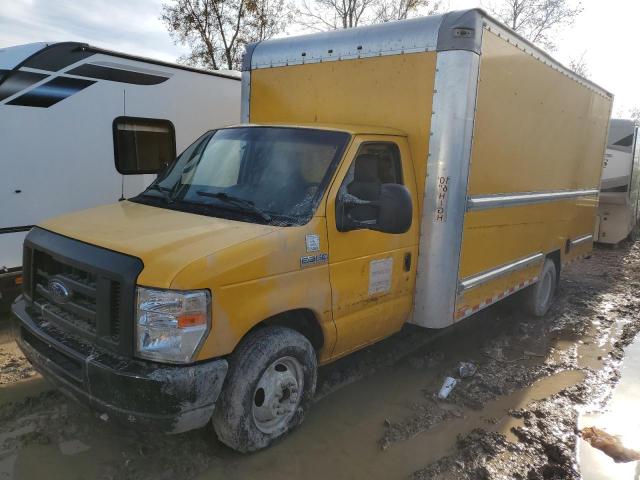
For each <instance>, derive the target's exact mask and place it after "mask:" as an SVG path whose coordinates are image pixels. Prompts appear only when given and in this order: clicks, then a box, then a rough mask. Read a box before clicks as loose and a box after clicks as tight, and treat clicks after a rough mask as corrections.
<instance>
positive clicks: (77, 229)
mask: <svg viewBox="0 0 640 480" xmlns="http://www.w3.org/2000/svg"><path fill="white" fill-rule="evenodd" d="M39 226H40V227H42V228H44V229H47V230H50V231H52V232H55V233H59V234H61V235H65V236H67V237H70V238H74V239H76V240H80V241H82V242H86V243H89V244H92V245H97V246H99V247H104V248H107V249H109V250H114V251H116V252H120V253H124V254H127V255H131V256H134V257H138V258H140V259H141V260H142V261H143V263H144V270H143V271H142V273H141V274H140V277H139V278H138V283H140V284H142V285H149V286H156V287H169V285H170V284H171V280H172V279H173V278H174V277H175V276H176V274H177V273H178V272H180V270H182V269H183V268H184V267H186V266H187V265H189V264H190V263H192V262H194V261H195V260H198V259H199V258H202V257H205V256H207V255H210V254H212V253H215V252H217V251H220V250H222V249H225V248H227V247H230V246H233V245H237V244H240V243H242V242H245V241H248V240H251V239H254V238H256V237H260V236H263V235H267V234H269V233H272V232H274V231H276V230H278V227H273V226H270V225H257V224H253V223H247V222H238V221H234V220H227V219H222V218H213V217H207V216H204V215H196V214H193V213H185V212H178V211H174V210H167V209H164V208H157V207H152V206H148V205H141V204H137V203H132V202H127V201H124V202H120V203H117V204H114V205H106V206H104V207H96V208H92V209H89V210H82V211H79V212H75V213H70V214H67V215H63V216H60V217H56V218H53V219H50V220H47V221H45V222H43V223H41V224H40V225H39Z"/></svg>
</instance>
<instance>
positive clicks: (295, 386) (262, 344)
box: [213, 327, 317, 452]
mask: <svg viewBox="0 0 640 480" xmlns="http://www.w3.org/2000/svg"><path fill="white" fill-rule="evenodd" d="M316 371H317V360H316V355H315V351H314V349H313V347H312V346H311V343H310V342H309V341H308V340H307V339H306V338H305V337H304V336H302V335H301V334H299V333H298V332H296V331H294V330H291V329H289V328H285V327H266V328H261V329H258V330H256V331H254V332H252V333H250V334H249V335H248V336H247V337H246V338H245V339H244V340H243V341H242V342H241V343H240V345H239V346H238V348H237V349H236V351H235V352H234V353H233V354H232V355H231V358H230V359H229V373H228V375H227V379H226V381H225V386H224V388H223V391H222V394H221V396H220V398H219V400H218V404H217V405H216V409H215V411H214V414H213V426H214V429H215V431H216V434H217V435H218V438H219V439H220V441H222V442H223V443H224V444H226V445H228V446H229V447H231V448H233V449H234V450H238V451H240V452H251V451H254V450H259V449H261V448H265V447H267V446H268V445H269V444H271V443H272V442H273V441H274V440H276V439H277V438H279V437H281V436H283V435H284V434H285V433H287V432H288V431H290V430H291V429H293V428H294V427H296V426H297V425H299V424H300V423H302V420H303V419H304V416H305V413H306V410H307V409H308V407H309V404H310V402H311V399H312V398H313V395H314V393H315V389H316Z"/></svg>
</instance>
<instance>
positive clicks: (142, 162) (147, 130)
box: [113, 117, 176, 175]
mask: <svg viewBox="0 0 640 480" xmlns="http://www.w3.org/2000/svg"><path fill="white" fill-rule="evenodd" d="M113 143H114V152H115V160H116V169H117V170H118V172H120V173H121V174H123V175H137V174H142V173H158V172H160V171H161V170H162V169H163V168H164V167H166V166H167V165H169V163H171V162H172V161H173V160H174V159H175V158H176V136H175V131H174V129H173V124H172V123H171V122H170V121H168V120H158V119H152V118H134V117H118V118H116V119H115V120H114V122H113Z"/></svg>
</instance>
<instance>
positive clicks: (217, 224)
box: [13, 10, 612, 451]
mask: <svg viewBox="0 0 640 480" xmlns="http://www.w3.org/2000/svg"><path fill="white" fill-rule="evenodd" d="M242 83H243V93H242V112H243V113H242V115H243V121H244V122H245V123H244V124H242V125H239V126H235V127H231V128H225V129H219V130H216V131H212V132H208V133H206V134H204V135H203V136H202V137H201V138H200V139H198V140H197V141H196V142H195V143H194V144H193V145H192V146H191V147H189V148H188V149H187V150H185V151H184V152H183V153H182V154H181V155H180V156H179V157H178V158H177V160H176V161H175V162H174V163H173V164H172V165H171V166H170V167H169V168H168V169H167V171H166V172H164V174H162V175H161V176H160V177H159V178H158V180H157V181H156V182H154V183H153V184H152V185H151V187H149V189H147V190H145V191H144V192H143V193H141V194H140V195H138V196H137V197H134V198H131V199H129V200H128V201H123V202H120V203H117V204H114V205H110V206H105V207H99V208H94V209H91V210H86V211H81V212H78V213H73V214H69V215H65V216H62V217H59V218H56V219H53V220H49V221H46V222H43V223H41V224H40V225H39V226H38V227H36V228H34V229H33V230H32V231H31V233H30V234H29V235H28V237H27V239H26V241H25V246H24V270H25V282H24V283H25V285H24V294H23V295H22V297H21V298H20V299H19V300H18V301H17V302H16V303H15V304H14V306H13V311H14V313H15V316H16V317H17V318H18V329H19V330H18V336H17V338H18V342H19V344H20V345H21V347H22V349H23V351H24V353H25V354H26V356H27V357H28V358H29V359H30V360H31V361H32V363H33V364H34V365H35V366H36V368H37V369H38V370H40V371H41V372H42V373H43V374H44V375H45V376H46V377H47V378H50V379H51V380H53V381H54V382H55V383H57V384H58V385H59V386H60V388H61V389H62V390H63V391H64V392H66V393H68V394H69V395H70V396H72V397H74V398H76V399H78V400H80V401H84V402H85V403H89V404H90V405H92V406H93V407H94V408H95V409H97V410H98V411H100V412H102V413H104V414H106V415H107V416H109V417H111V418H115V419H120V420H121V421H123V422H125V423H130V424H133V425H134V426H136V428H156V429H158V428H159V429H161V430H164V431H168V432H182V431H185V430H188V429H192V428H197V427H201V426H203V425H205V424H207V423H208V422H210V421H212V422H213V425H214V428H215V430H216V432H217V435H218V437H219V438H220V440H221V441H222V442H224V443H226V444H227V445H229V446H230V447H232V448H234V449H237V450H240V451H251V450H257V449H260V448H263V447H265V446H267V445H269V444H270V443H271V442H272V441H274V440H275V439H277V438H278V437H281V436H282V435H283V434H285V433H286V432H287V431H289V430H290V429H291V428H293V427H295V426H296V425H298V424H299V423H300V422H301V421H302V419H303V417H304V414H305V411H306V410H307V408H308V407H309V405H310V400H311V399H312V397H313V395H314V389H315V383H316V371H317V367H318V365H322V364H326V363H328V362H331V361H332V360H335V359H337V358H339V357H342V356H344V355H346V354H348V353H350V352H353V351H355V350H358V349H360V348H362V347H364V346H366V345H369V344H371V343H373V342H376V341H378V340H380V339H383V338H385V337H387V336H389V335H391V334H393V333H394V332H397V331H398V330H399V329H400V328H401V327H402V326H403V324H405V322H411V323H413V324H416V325H420V326H422V327H427V328H443V327H447V326H449V325H452V324H453V323H455V322H457V321H459V320H460V319H462V318H464V317H467V316H469V315H471V314H472V313H473V312H476V311H478V310H479V309H481V308H483V307H486V306H487V305H490V304H492V303H494V302H496V301H498V300H500V299H501V298H503V297H505V296H508V295H509V294H511V293H513V292H516V291H518V290H521V289H525V288H526V292H523V297H524V298H523V302H524V303H525V305H526V306H527V308H528V309H529V311H530V312H532V313H533V314H535V315H543V314H544V313H545V312H546V311H547V309H548V308H549V305H550V303H551V300H552V297H553V293H554V289H555V287H556V284H557V281H558V278H559V275H560V272H561V269H562V267H563V265H564V264H566V263H567V262H570V261H573V260H575V259H577V258H579V257H581V256H583V255H585V254H587V253H588V252H589V251H590V250H591V248H592V234H593V230H594V219H595V216H596V209H597V200H598V187H599V183H600V175H601V171H602V160H603V154H604V149H605V142H606V136H607V125H608V119H609V117H610V115H609V114H610V110H611V103H612V97H611V95H610V94H609V93H607V92H606V91H605V90H603V89H602V88H600V87H598V86H597V85H594V84H593V83H591V82H589V81H588V80H586V79H584V78H581V77H579V76H577V75H575V74H574V73H572V72H571V71H569V70H567V69H566V68H564V67H562V66H561V65H560V64H558V63H557V62H555V61H554V60H553V59H551V58H550V57H548V56H547V55H546V54H545V53H543V52H541V51H540V50H538V49H537V48H536V47H534V46H533V45H531V44H529V43H528V42H526V41H524V40H523V39H522V38H519V37H518V36H516V35H515V34H514V33H513V32H511V31H509V30H507V29H506V28H505V27H503V26H502V25H500V24H498V23H496V22H495V21H494V20H492V19H491V18H489V17H488V16H487V15H485V14H484V13H483V12H482V11H480V10H470V11H462V12H451V13H447V14H444V15H438V16H430V17H426V18H419V19H413V20H406V21H403V22H397V23H388V24H383V25H376V26H369V27H364V28H356V29H351V30H341V31H333V32H327V33H319V34H315V35H309V36H301V37H292V38H283V39H277V40H271V41H266V42H263V43H258V44H256V45H250V46H249V47H248V48H247V52H246V55H245V60H244V72H243V78H242Z"/></svg>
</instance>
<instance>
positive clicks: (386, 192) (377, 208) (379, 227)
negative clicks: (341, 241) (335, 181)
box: [336, 183, 413, 234]
mask: <svg viewBox="0 0 640 480" xmlns="http://www.w3.org/2000/svg"><path fill="white" fill-rule="evenodd" d="M362 218H365V219H364V220H363V219H362ZM412 218H413V205H412V203H411V194H410V193H409V190H408V189H407V187H405V186H404V185H399V184H396V183H385V184H382V185H381V186H380V193H379V196H378V200H373V201H365V200H360V199H358V198H356V197H354V196H352V195H344V196H341V197H339V198H338V199H336V223H337V225H336V226H337V229H338V231H339V232H348V231H350V230H360V229H368V230H375V231H378V232H383V233H396V234H397V233H405V232H406V231H408V230H409V228H410V227H411V220H412Z"/></svg>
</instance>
